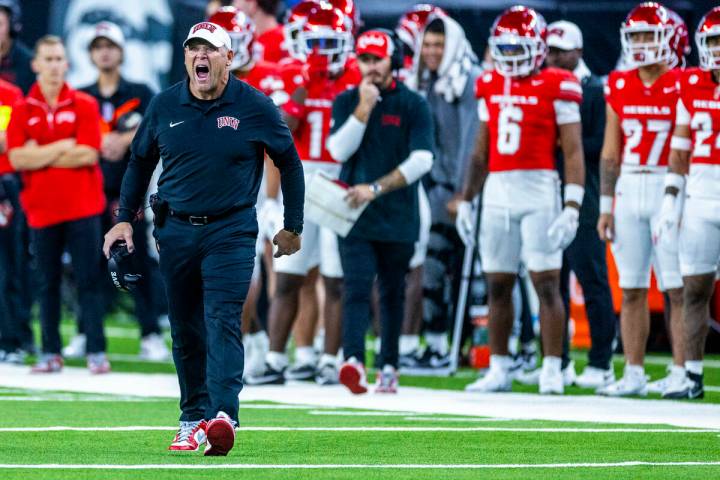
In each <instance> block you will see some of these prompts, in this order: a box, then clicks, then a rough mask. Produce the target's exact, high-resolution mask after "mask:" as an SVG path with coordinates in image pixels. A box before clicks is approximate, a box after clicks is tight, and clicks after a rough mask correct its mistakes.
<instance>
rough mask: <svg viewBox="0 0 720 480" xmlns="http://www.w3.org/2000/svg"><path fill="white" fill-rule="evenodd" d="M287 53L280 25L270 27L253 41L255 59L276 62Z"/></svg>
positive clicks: (283, 33) (286, 55) (287, 54)
mask: <svg viewBox="0 0 720 480" xmlns="http://www.w3.org/2000/svg"><path fill="white" fill-rule="evenodd" d="M289 55H290V54H289V53H288V51H287V48H286V47H285V32H284V31H283V26H282V25H278V26H277V27H275V28H271V29H270V30H267V31H265V32H263V33H262V34H261V35H258V36H257V37H256V38H255V42H254V43H253V57H255V60H257V61H260V60H264V61H266V62H272V63H277V62H279V61H280V60H282V59H283V58H285V57H288V56H289Z"/></svg>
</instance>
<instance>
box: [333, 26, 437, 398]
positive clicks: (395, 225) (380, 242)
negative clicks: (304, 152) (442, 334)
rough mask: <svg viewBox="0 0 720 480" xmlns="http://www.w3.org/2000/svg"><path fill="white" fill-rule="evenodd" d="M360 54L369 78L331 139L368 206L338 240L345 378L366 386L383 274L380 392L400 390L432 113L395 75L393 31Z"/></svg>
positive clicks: (354, 387)
mask: <svg viewBox="0 0 720 480" xmlns="http://www.w3.org/2000/svg"><path fill="white" fill-rule="evenodd" d="M356 53H357V55H358V65H359V67H360V71H361V73H362V76H363V79H362V82H361V83H360V86H359V87H357V88H354V89H352V90H349V91H347V92H345V93H343V94H341V95H340V96H338V97H337V99H336V100H335V103H334V104H333V114H332V119H333V127H332V134H331V135H330V138H329V139H328V150H329V152H330V154H331V155H332V156H333V158H335V159H336V160H338V161H339V162H342V163H343V167H342V171H341V172H340V180H342V181H343V182H345V183H347V184H349V185H351V187H350V189H349V190H348V195H347V200H348V202H349V204H350V206H351V207H358V206H360V205H363V204H366V203H369V205H368V206H367V208H366V209H365V210H364V211H363V213H362V214H361V215H360V218H358V221H357V223H355V225H354V226H353V228H352V230H350V232H349V234H348V235H347V237H345V238H341V239H340V242H339V243H340V261H341V262H342V267H343V272H345V288H344V292H343V319H342V323H343V353H344V355H345V358H346V360H347V362H346V363H345V364H344V365H343V366H342V368H341V369H340V382H341V383H342V384H344V385H345V386H347V387H348V388H349V389H350V391H351V392H353V393H356V394H357V393H365V392H366V391H367V384H366V382H365V369H364V366H363V363H364V360H365V332H367V328H368V325H369V323H370V293H371V291H372V286H373V281H374V279H375V276H376V275H377V277H378V281H379V286H380V304H381V306H380V311H381V314H380V317H381V323H382V327H381V336H382V347H381V351H380V356H379V361H378V363H379V364H377V365H375V367H376V368H377V369H378V375H377V387H376V390H375V391H376V392H383V393H395V392H396V391H397V367H398V346H399V345H398V344H399V341H400V324H401V322H402V318H403V306H404V292H405V274H406V273H407V270H408V267H409V263H410V258H411V257H412V256H413V253H414V250H415V242H416V241H417V239H418V232H419V230H420V212H419V208H418V190H417V188H418V184H417V181H418V180H419V179H420V177H422V176H423V175H424V174H425V173H427V172H428V171H429V170H430V169H431V168H432V163H433V155H432V150H433V144H432V139H433V130H432V128H433V127H432V117H431V116H430V109H429V107H428V105H427V102H426V101H425V100H424V99H423V98H422V97H421V96H420V95H418V94H417V93H415V92H412V91H410V90H409V89H408V88H407V87H405V85H403V84H402V83H400V82H397V81H396V80H395V79H394V78H393V69H398V68H399V64H400V61H399V60H398V58H397V56H396V57H395V59H394V60H393V56H394V54H395V55H397V50H396V46H395V44H394V42H393V40H392V38H391V37H390V35H388V33H387V32H384V31H379V30H370V31H367V32H365V33H363V34H362V35H361V36H360V37H359V38H358V40H357V43H356Z"/></svg>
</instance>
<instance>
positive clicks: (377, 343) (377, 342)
mask: <svg viewBox="0 0 720 480" xmlns="http://www.w3.org/2000/svg"><path fill="white" fill-rule="evenodd" d="M381 348H382V341H381V340H380V337H376V338H375V353H380V349H381Z"/></svg>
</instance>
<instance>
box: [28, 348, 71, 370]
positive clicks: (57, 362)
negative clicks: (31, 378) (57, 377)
mask: <svg viewBox="0 0 720 480" xmlns="http://www.w3.org/2000/svg"><path fill="white" fill-rule="evenodd" d="M62 368H63V358H62V357H61V356H60V355H56V354H52V353H45V354H43V355H41V356H40V358H39V359H38V361H37V363H36V364H35V365H33V367H32V370H31V372H32V373H58V372H60V370H62Z"/></svg>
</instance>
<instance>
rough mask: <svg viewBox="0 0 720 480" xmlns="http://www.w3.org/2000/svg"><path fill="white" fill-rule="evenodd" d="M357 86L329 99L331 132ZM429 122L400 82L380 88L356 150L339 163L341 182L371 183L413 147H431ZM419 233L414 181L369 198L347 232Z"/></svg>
mask: <svg viewBox="0 0 720 480" xmlns="http://www.w3.org/2000/svg"><path fill="white" fill-rule="evenodd" d="M358 101H359V93H358V89H357V88H354V89H352V90H349V91H347V92H344V93H342V94H341V95H339V96H338V97H337V98H336V99H335V102H334V103H333V113H332V121H333V126H332V133H334V132H335V131H336V130H337V129H339V128H340V127H341V126H342V125H343V124H344V123H345V121H346V120H347V119H348V118H349V117H350V115H352V113H353V111H355V107H357V104H358ZM433 138H434V134H433V123H432V117H431V116H430V109H429V107H428V104H427V102H426V101H425V99H424V98H422V97H421V96H420V95H418V94H417V93H415V92H413V91H411V90H409V89H408V88H407V87H406V86H405V85H404V84H402V83H397V82H393V85H392V86H391V87H390V88H389V89H388V90H385V91H383V92H381V100H380V101H379V102H378V103H377V104H376V105H375V108H373V111H372V113H371V114H370V118H369V119H368V123H367V127H366V129H365V135H364V136H363V140H362V143H361V144H360V147H359V148H358V150H357V151H356V152H355V153H354V154H353V156H352V157H350V158H349V159H348V160H347V162H345V163H344V164H343V166H342V170H341V172H340V180H342V181H343V182H346V183H347V184H349V185H357V184H360V183H372V182H375V181H377V180H379V179H380V178H381V177H383V176H385V175H387V174H388V173H390V172H392V171H393V170H394V169H396V168H397V167H398V166H399V165H400V164H401V163H402V162H404V161H405V160H406V159H407V158H408V156H409V155H410V152H412V151H413V150H429V151H431V152H432V151H433ZM419 231H420V213H419V207H418V186H417V182H415V183H413V184H412V185H410V186H408V187H406V188H400V189H398V190H395V191H392V192H389V193H387V194H383V195H381V196H380V197H378V198H377V199H375V200H373V201H372V202H370V205H368V206H367V208H366V209H365V211H364V212H363V213H362V215H361V216H360V218H359V219H358V221H357V223H355V225H354V226H353V228H352V230H351V231H350V233H349V236H357V237H360V238H365V239H367V240H379V241H392V242H415V241H417V239H418V234H419Z"/></svg>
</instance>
